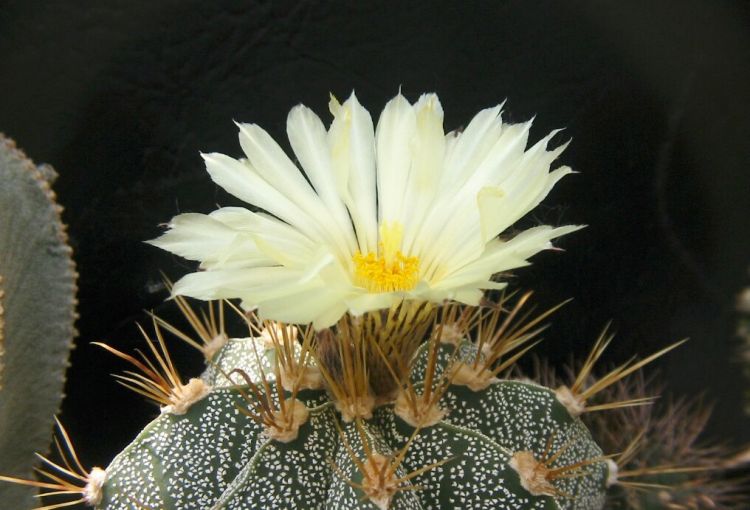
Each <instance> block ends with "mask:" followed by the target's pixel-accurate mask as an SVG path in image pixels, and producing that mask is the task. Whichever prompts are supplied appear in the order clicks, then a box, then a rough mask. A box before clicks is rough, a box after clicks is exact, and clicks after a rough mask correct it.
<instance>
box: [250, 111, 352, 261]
mask: <svg viewBox="0 0 750 510" xmlns="http://www.w3.org/2000/svg"><path fill="white" fill-rule="evenodd" d="M237 126H238V127H239V128H240V134H239V139H240V145H241V146H242V150H243V151H244V152H245V154H246V155H247V157H248V161H249V163H250V166H251V167H252V168H253V169H254V170H255V171H256V172H257V173H258V175H259V176H260V177H261V178H262V179H263V180H265V181H266V182H267V183H268V184H270V185H271V186H272V187H274V188H275V189H276V190H278V191H279V192H280V193H282V194H283V195H285V196H286V197H287V198H288V199H289V201H290V202H292V203H294V204H295V205H297V206H298V207H299V208H300V209H301V210H302V211H303V212H304V213H305V214H306V215H307V216H308V218H309V219H310V221H311V222H312V223H313V224H314V225H315V226H316V230H317V232H318V235H319V238H320V239H325V240H326V241H328V242H329V243H331V244H332V245H334V246H336V247H338V249H339V250H340V253H341V255H343V254H348V253H351V250H350V249H349V246H348V244H347V240H346V237H345V235H344V233H343V232H341V230H340V229H339V228H337V223H336V222H335V221H334V220H333V216H332V215H331V213H330V211H329V210H328V208H327V207H326V206H325V204H324V203H323V201H322V200H321V199H320V197H319V196H318V194H317V193H315V191H314V190H313V188H312V187H311V186H310V184H309V183H308V182H307V180H305V178H304V176H303V175H302V173H301V172H300V171H299V169H298V168H297V167H296V166H295V164H294V163H292V161H291V160H290V159H289V157H288V156H287V155H286V154H285V153H284V151H283V150H282V149H281V147H279V144H277V143H276V141H275V140H274V139H273V138H272V137H271V136H270V135H269V134H268V133H267V132H266V131H265V130H264V129H263V128H261V127H260V126H258V125H256V124H237Z"/></svg>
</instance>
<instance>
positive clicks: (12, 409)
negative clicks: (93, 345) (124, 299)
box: [0, 135, 77, 509]
mask: <svg viewBox="0 0 750 510" xmlns="http://www.w3.org/2000/svg"><path fill="white" fill-rule="evenodd" d="M56 175H57V174H56V173H55V171H54V170H53V169H52V168H51V167H49V166H45V165H42V166H37V165H35V164H34V163H33V162H32V161H31V160H30V159H28V158H27V157H26V155H25V154H24V153H23V152H22V151H21V150H19V149H18V148H16V146H15V143H14V142H13V141H12V140H10V139H8V138H5V137H3V136H2V135H0V182H1V184H0V473H2V474H7V475H12V476H26V477H28V476H30V475H31V474H32V468H33V467H34V466H35V465H36V464H38V459H37V458H36V456H35V455H34V452H35V451H39V452H45V451H47V448H48V445H49V441H50V432H51V430H52V425H53V423H54V420H53V415H54V414H55V413H57V411H58V409H59V407H60V402H61V401H62V396H63V385H64V382H65V369H66V368H67V366H68V355H69V352H70V349H71V347H72V343H73V337H74V336H75V334H76V331H75V327H74V322H75V318H76V314H75V307H76V278H77V274H76V271H75V266H74V264H73V261H72V259H71V253H72V250H71V248H70V246H69V245H68V238H67V233H66V228H65V225H64V224H63V223H62V221H61V219H60V214H61V212H62V208H61V207H60V206H59V205H58V204H57V201H56V197H55V193H54V191H53V190H52V187H51V185H52V182H53V181H54V179H55V177H56ZM33 495H34V490H32V489H30V488H29V487H21V486H20V485H9V484H0V502H2V504H0V507H2V508H14V509H15V508H29V507H31V506H32V505H33V504H34V503H35V501H36V500H35V499H34V498H33Z"/></svg>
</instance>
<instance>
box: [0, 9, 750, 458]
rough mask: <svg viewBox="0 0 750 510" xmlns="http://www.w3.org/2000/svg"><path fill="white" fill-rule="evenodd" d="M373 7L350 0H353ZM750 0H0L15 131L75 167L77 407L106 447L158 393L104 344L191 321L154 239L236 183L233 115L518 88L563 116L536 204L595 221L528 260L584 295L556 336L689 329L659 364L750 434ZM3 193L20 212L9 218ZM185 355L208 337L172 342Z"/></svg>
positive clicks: (578, 345) (529, 279)
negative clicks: (554, 162)
mask: <svg viewBox="0 0 750 510" xmlns="http://www.w3.org/2000/svg"><path fill="white" fill-rule="evenodd" d="M352 4H353V3H352ZM749 26H750V6H749V5H748V3H746V2H739V1H736V2H721V1H716V0H706V1H704V2H696V1H685V0H681V1H674V2H659V1H656V2H650V1H649V2H645V1H644V2H632V1H631V2H622V1H617V2H579V1H550V2H536V1H534V2H532V1H521V0H519V1H495V2H458V1H456V2H417V1H415V2H398V3H388V2H361V3H360V5H359V6H356V7H352V6H351V5H350V2H310V1H305V2H273V3H271V2H219V1H211V2H205V1H180V2H164V1H162V2H153V1H134V0H127V1H124V0H123V1H114V0H102V1H96V2H92V1H89V2H86V1H72V0H70V1H58V2H55V1H50V2H42V1H33V0H32V1H29V0H22V1H3V2H0V59H1V60H0V98H2V102H1V103H0V131H4V132H5V133H6V134H7V135H8V136H10V137H12V138H14V139H15V140H16V141H17V142H18V144H19V146H20V147H22V148H23V149H25V150H26V152H27V153H28V154H29V155H30V156H31V157H32V158H34V159H35V160H36V161H37V162H47V163H51V164H52V165H54V167H55V168H56V169H57V170H58V172H59V173H60V177H59V180H58V181H57V183H56V186H55V188H56V190H57V192H58V196H59V199H60V202H61V203H62V205H64V207H65V213H64V219H65V221H66V222H67V224H68V225H69V229H70V236H71V242H72V244H73V248H74V250H75V257H76V262H77V264H78V268H79V272H80V275H81V277H80V296H79V298H80V314H81V319H80V320H79V322H78V327H79V329H80V333H81V334H80V337H79V339H78V347H77V349H76V350H75V352H74V353H73V355H72V367H71V369H70V372H69V381H68V384H67V388H66V392H67V397H66V399H65V402H64V406H63V413H62V417H63V421H64V422H65V423H66V425H67V427H68V429H69V431H70V432H71V434H72V436H73V438H74V440H75V441H76V443H77V444H78V448H79V450H80V453H81V456H82V459H83V461H84V463H86V464H88V465H91V464H100V465H106V464H107V463H108V462H109V461H110V459H111V457H112V456H113V455H114V454H115V453H116V452H117V451H119V450H120V449H122V448H123V447H124V446H125V445H126V444H127V443H128V442H129V440H130V439H132V438H133V437H134V435H135V434H136V433H137V431H138V430H139V429H140V428H141V427H142V426H143V425H144V424H145V423H146V422H147V421H148V420H149V419H150V418H151V417H153V416H154V415H155V414H156V409H155V408H153V407H151V406H150V405H148V404H146V403H144V402H142V401H141V399H140V398H139V397H137V396H135V395H132V394H130V393H128V392H127V391H126V390H124V389H122V388H120V387H119V386H117V385H116V384H115V383H114V381H113V380H112V379H111V378H110V377H109V375H108V374H109V373H110V372H117V371H121V370H122V369H123V368H124V366H123V364H122V363H121V362H119V361H117V360H115V359H114V358H113V357H112V356H110V355H108V354H106V353H104V352H103V351H101V350H100V349H97V348H95V347H93V346H91V345H89V342H91V341H95V340H106V341H108V342H110V343H112V344H113V345H115V346H116V347H118V348H120V349H123V350H128V351H130V350H131V349H133V348H134V347H135V346H137V345H141V341H140V339H139V338H138V334H137V331H136V327H135V324H134V323H135V321H137V320H140V321H143V320H144V314H143V312H142V311H143V310H144V309H156V310H157V312H159V313H162V312H163V313H164V314H166V315H167V316H169V317H172V312H171V306H170V305H164V304H163V298H164V296H165V294H164V292H163V290H162V289H161V287H160V285H159V270H160V269H161V270H164V271H166V272H167V273H168V274H169V275H171V276H172V277H173V278H177V277H179V276H180V275H181V274H184V273H186V272H188V271H190V270H191V266H190V265H189V264H187V263H186V262H184V261H182V260H179V259H176V258H174V257H172V256H170V255H169V254H166V253H164V252H161V251H159V250H158V249H156V248H153V247H150V246H148V245H145V244H143V243H142V241H143V240H146V239H150V238H153V237H155V236H156V235H158V233H159V231H160V229H159V227H158V224H159V223H162V222H165V221H167V220H169V219H170V218H171V217H172V216H173V215H174V214H175V213H178V212H185V211H197V212H206V213H207V212H209V211H211V210H213V209H214V208H215V207H216V204H227V203H229V202H230V201H231V200H230V198H229V197H228V196H227V195H226V194H225V193H224V192H223V191H221V190H218V189H217V187H216V186H214V184H213V183H212V182H211V181H210V179H209V178H208V176H207V174H206V173H205V171H204V168H203V165H202V161H201V159H200V157H199V155H198V153H199V151H201V150H203V151H219V152H224V153H227V154H230V155H233V156H239V154H240V149H239V145H238V143H237V138H236V128H235V126H234V125H233V124H232V120H233V119H236V120H238V121H247V122H257V123H259V124H260V125H262V126H263V127H265V128H266V129H268V130H269V131H270V133H271V134H272V135H274V136H275V137H276V138H277V139H279V140H283V139H284V133H285V120H286V114H287V112H288V110H289V109H290V108H291V107H292V106H293V105H295V104H296V103H298V102H303V103H305V104H307V105H308V106H310V107H312V108H313V109H314V110H316V111H317V112H318V113H319V114H321V116H324V118H326V119H327V118H328V117H327V116H325V114H326V113H327V101H328V93H329V91H330V92H333V93H334V94H336V95H337V96H339V97H346V96H347V95H348V94H349V93H350V91H351V90H352V89H355V90H356V92H357V95H358V97H359V98H360V101H361V102H362V103H363V104H364V105H365V106H366V107H368V108H369V109H370V111H371V112H372V113H373V116H374V117H377V114H378V112H379V111H380V109H381V108H382V107H383V105H384V104H385V102H386V101H387V100H388V99H389V98H390V97H392V96H393V95H395V93H396V91H397V90H398V88H399V86H400V87H402V90H403V92H404V94H405V95H406V96H407V97H408V98H409V99H411V100H415V99H416V98H417V97H418V95H419V94H420V93H421V92H425V91H435V92H437V93H438V94H439V96H440V99H441V101H442V103H443V106H444V108H445V112H446V118H445V126H446V129H447V130H450V129H454V128H457V127H459V126H461V125H465V124H466V123H467V122H468V121H469V120H470V119H471V117H472V115H473V114H474V113H476V112H477V111H478V110H479V109H481V108H484V107H487V106H492V105H494V104H497V103H499V102H501V101H502V100H503V99H505V98H508V103H507V106H506V112H507V113H506V118H507V119H509V120H511V121H524V120H527V119H529V118H530V117H532V116H533V115H535V114H537V117H536V121H535V124H534V130H533V132H532V135H533V137H534V138H535V139H538V138H539V137H540V136H543V135H544V134H546V133H547V132H548V131H549V130H551V129H552V128H557V127H565V128H566V130H565V132H564V133H563V135H560V138H559V139H560V140H564V139H565V138H567V137H572V138H573V143H572V144H571V146H570V147H569V148H568V150H567V151H566V152H565V153H564V154H563V156H562V158H561V161H562V162H563V163H565V164H568V165H570V166H572V167H573V168H574V169H576V170H578V171H579V172H580V174H577V175H573V176H570V177H567V178H565V179H564V180H563V181H562V182H561V183H560V184H559V185H558V186H557V187H556V189H555V190H554V192H553V193H552V194H551V195H550V197H549V198H548V199H547V200H546V201H545V203H544V205H543V206H541V207H540V208H539V209H537V210H536V211H535V212H534V213H533V214H532V216H531V218H528V219H527V220H525V221H526V223H538V222H546V223H552V224H567V223H586V224H588V225H589V227H588V228H587V229H586V230H584V231H582V232H578V233H575V234H573V235H571V236H568V237H567V238H565V239H562V240H561V241H559V242H558V244H559V245H560V246H561V247H563V248H564V249H565V250H566V251H565V253H551V252H548V253H544V254H541V255H540V256H537V257H536V258H535V259H534V262H535V264H534V265H533V266H532V267H530V268H526V269H523V270H520V271H518V272H517V275H518V278H517V284H516V285H517V286H518V287H525V288H533V289H536V290H537V298H538V302H539V303H540V304H541V305H543V306H544V305H551V304H554V303H556V302H559V301H561V300H563V299H565V298H567V297H573V298H574V301H573V302H572V303H571V304H569V305H568V306H567V307H566V308H565V309H564V310H563V311H561V312H559V313H558V314H557V315H556V317H555V320H554V326H553V328H552V329H551V330H549V331H548V332H547V333H546V338H547V340H546V342H545V343H544V344H543V347H541V349H540V350H539V352H540V353H545V354H547V355H549V356H551V357H552V358H553V359H555V360H561V359H566V358H567V357H568V356H569V355H571V354H575V355H578V356H579V357H580V356H581V355H583V354H584V353H585V352H587V350H588V348H589V346H590V345H591V343H592V342H593V340H594V339H595V337H596V335H597V334H598V333H599V331H600V330H601V328H602V327H603V326H604V325H605V323H606V322H607V321H608V320H610V319H612V320H613V328H614V329H615V330H616V331H618V332H619V335H618V340H617V341H616V342H615V344H614V345H613V347H612V348H611V350H610V351H609V352H608V354H607V356H608V360H609V361H611V362H615V361H624V360H625V359H627V358H628V357H629V356H630V355H631V354H634V353H638V354H640V355H645V354H647V353H648V352H651V351H655V350H657V349H658V348H661V347H663V346H665V345H667V344H668V343H670V342H672V341H675V340H678V339H680V338H683V337H690V338H691V341H690V342H689V343H688V344H687V345H685V346H683V347H682V348H680V349H679V351H678V352H676V353H673V354H670V355H669V356H668V358H667V359H665V360H664V362H663V363H661V364H660V369H661V372H662V376H663V377H664V379H666V380H667V381H668V384H669V387H670V389H671V390H673V391H674V392H675V393H676V394H686V395H695V394H698V393H705V394H706V398H707V400H715V401H716V402H717V405H716V408H715V415H714V419H713V421H712V422H711V425H710V429H711V432H712V433H713V434H714V436H715V437H720V438H721V439H723V440H727V441H729V442H734V443H740V442H742V441H748V440H750V426H749V425H750V423H749V421H748V419H747V418H746V417H743V414H742V409H741V405H742V397H741V393H742V391H743V388H747V386H748V382H747V381H746V380H744V379H743V378H742V376H741V370H742V367H741V366H740V365H739V364H738V361H737V354H736V351H737V348H738V345H739V342H738V340H737V339H736V338H735V336H734V332H735V328H736V322H737V315H736V313H735V310H734V299H735V295H736V293H737V292H738V291H739V289H740V288H741V287H743V286H744V285H748V284H750V275H748V266H750V200H748V196H749V195H750V168H748V161H749V160H750V158H749V156H750V149H749V147H750V142H748V138H750V129H748V128H749V127H750V121H748V119H749V118H750V94H749V93H748V87H749V85H750V80H749V79H748V78H750V71H749V69H750V65H749V64H750V31H749V30H748V27H749ZM6 213H7V212H6V211H2V212H0V214H6ZM175 349H176V350H177V351H178V353H180V354H179V357H181V358H184V359H183V360H182V361H181V365H182V366H183V367H185V370H184V372H185V374H186V375H192V374H193V373H195V372H196V371H197V370H198V368H199V359H198V358H199V356H198V355H197V353H193V352H190V351H189V350H186V349H180V348H179V347H177V346H175Z"/></svg>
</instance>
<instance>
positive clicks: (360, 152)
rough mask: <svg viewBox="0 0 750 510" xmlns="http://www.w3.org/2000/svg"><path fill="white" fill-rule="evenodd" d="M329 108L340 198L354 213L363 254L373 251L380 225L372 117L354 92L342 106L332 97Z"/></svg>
mask: <svg viewBox="0 0 750 510" xmlns="http://www.w3.org/2000/svg"><path fill="white" fill-rule="evenodd" d="M330 109H331V113H332V114H333V116H334V119H333V122H332V123H331V127H330V129H329V131H328V145H329V148H330V151H331V163H332V165H333V167H334V173H335V174H336V176H337V180H338V182H339V183H341V185H342V189H340V190H339V191H340V194H341V198H342V199H343V200H344V203H345V204H346V206H347V208H348V209H349V213H350V214H351V217H352V223H353V224H354V230H355V232H356V234H357V241H358V243H359V249H360V251H362V252H363V253H368V252H371V251H372V252H374V251H376V250H377V244H378V243H377V240H378V225H377V211H376V208H375V201H376V184H375V133H374V128H373V125H372V118H371V117H370V114H369V112H368V111H367V110H365V109H364V108H363V107H362V106H361V105H360V104H359V101H357V97H356V96H355V95H354V93H352V95H351V96H350V97H349V99H347V101H346V102H345V103H344V104H343V105H340V104H339V103H338V101H336V100H335V98H332V99H331V104H330Z"/></svg>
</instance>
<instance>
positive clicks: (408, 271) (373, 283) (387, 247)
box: [352, 221, 419, 292]
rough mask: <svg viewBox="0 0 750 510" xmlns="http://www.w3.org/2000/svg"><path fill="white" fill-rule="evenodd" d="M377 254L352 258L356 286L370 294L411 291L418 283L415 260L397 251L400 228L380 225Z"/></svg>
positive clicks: (399, 225) (417, 268) (392, 223)
mask: <svg viewBox="0 0 750 510" xmlns="http://www.w3.org/2000/svg"><path fill="white" fill-rule="evenodd" d="M379 231H380V242H379V243H378V253H377V254H375V253H373V252H370V253H368V254H367V255H363V254H362V253H360V252H357V253H355V254H354V257H352V258H353V259H354V266H355V280H356V283H357V285H361V286H362V287H365V288H366V289H367V290H368V291H370V292H396V291H405V290H411V289H413V288H414V287H416V286H417V282H418V281H419V257H407V256H406V255H404V254H403V253H402V252H401V250H400V247H401V239H402V238H403V231H404V229H403V227H402V226H401V224H400V223H397V222H395V221H394V222H391V223H388V222H384V223H383V224H382V225H380V229H379Z"/></svg>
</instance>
